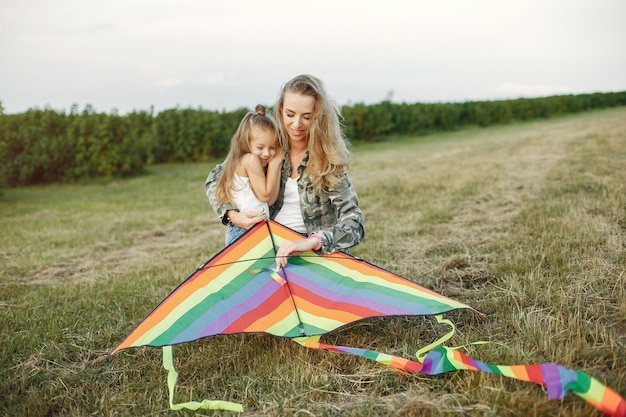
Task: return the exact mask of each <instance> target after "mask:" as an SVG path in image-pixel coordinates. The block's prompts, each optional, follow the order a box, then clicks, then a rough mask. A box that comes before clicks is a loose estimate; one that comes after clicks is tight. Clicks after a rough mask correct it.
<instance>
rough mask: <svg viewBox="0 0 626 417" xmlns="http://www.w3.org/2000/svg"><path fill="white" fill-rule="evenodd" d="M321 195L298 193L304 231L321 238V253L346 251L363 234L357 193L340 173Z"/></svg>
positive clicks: (360, 238) (361, 238) (359, 239)
mask: <svg viewBox="0 0 626 417" xmlns="http://www.w3.org/2000/svg"><path fill="white" fill-rule="evenodd" d="M305 194H307V193H305ZM323 194H324V195H321V196H320V195H312V194H308V196H304V195H302V194H301V195H300V197H301V200H300V204H301V205H305V207H304V210H303V215H304V222H305V225H306V226H307V231H308V232H309V233H312V232H316V233H317V234H319V235H320V236H321V237H322V248H321V249H320V251H321V252H322V253H324V254H328V253H332V252H335V251H343V252H349V249H350V248H351V247H353V246H356V245H358V244H359V243H360V242H361V240H363V238H364V237H365V227H364V225H363V214H362V213H361V209H360V208H359V201H358V198H357V194H356V191H355V190H354V187H353V186H352V183H351V182H350V179H349V177H348V175H347V174H344V176H343V179H342V180H341V182H340V183H339V184H337V186H336V187H335V188H333V189H332V190H329V191H327V192H325V193H323ZM303 197H304V198H303ZM301 208H302V207H301Z"/></svg>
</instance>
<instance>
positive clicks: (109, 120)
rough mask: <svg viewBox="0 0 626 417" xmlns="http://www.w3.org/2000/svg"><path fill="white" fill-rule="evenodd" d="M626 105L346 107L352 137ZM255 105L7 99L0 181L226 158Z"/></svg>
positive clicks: (612, 98)
mask: <svg viewBox="0 0 626 417" xmlns="http://www.w3.org/2000/svg"><path fill="white" fill-rule="evenodd" d="M623 105H626V91H623V92H611V93H592V94H578V95H558V96H550V97H541V98H519V99H514V100H496V101H468V102H461V103H414V104H408V103H392V102H391V101H383V102H381V103H378V104H372V105H366V104H354V105H348V106H343V107H342V109H341V110H342V114H343V116H344V120H343V126H344V131H345V133H346V136H347V137H348V138H349V139H350V140H351V141H352V142H358V141H375V140H381V139H384V138H385V137H386V136H389V135H411V136H415V137H419V136H421V135H425V134H428V133H433V132H439V131H451V130H456V129H460V128H463V127H466V126H472V125H474V126H490V125H496V124H508V123H514V122H517V121H526V120H532V119H539V118H548V117H553V116H559V115H564V114H570V113H576V112H582V111H588V110H594V109H601V108H607V107H614V106H623ZM247 111H248V110H247V109H243V108H242V109H238V110H235V111H230V112H226V111H221V112H220V111H209V110H203V109H191V108H186V109H181V108H174V109H169V110H164V111H162V112H159V113H158V114H154V112H153V111H152V110H150V111H134V112H132V113H129V114H127V115H119V114H117V113H116V112H112V113H111V114H107V113H101V112H96V111H95V110H94V109H93V108H92V107H91V106H89V105H88V106H86V107H85V108H84V109H83V110H82V111H80V110H79V109H78V108H77V106H73V107H72V108H71V109H70V111H69V112H63V111H56V110H52V109H49V108H45V109H38V108H34V109H30V110H28V111H26V112H25V113H19V114H4V113H3V112H2V106H1V105H0V187H16V186H22V185H32V184H46V183H54V182H71V181H76V180H81V179H86V178H97V177H110V178H114V177H129V176H133V175H137V174H139V173H141V172H142V171H143V170H144V169H145V167H146V166H148V165H150V164H157V163H167V162H199V161H206V160H209V159H212V158H221V157H224V156H225V155H226V153H227V152H228V147H229V143H230V138H231V137H232V135H233V134H234V132H235V130H236V128H237V126H238V124H239V122H240V121H241V119H242V117H243V116H244V115H245V113H246V112H247Z"/></svg>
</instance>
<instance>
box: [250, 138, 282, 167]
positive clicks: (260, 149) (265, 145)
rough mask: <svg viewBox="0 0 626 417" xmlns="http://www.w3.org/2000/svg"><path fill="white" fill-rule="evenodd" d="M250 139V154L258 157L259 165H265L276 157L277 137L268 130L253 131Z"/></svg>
mask: <svg viewBox="0 0 626 417" xmlns="http://www.w3.org/2000/svg"><path fill="white" fill-rule="evenodd" d="M251 136H252V137H251V138H250V152H251V153H253V154H254V155H256V156H258V157H259V159H260V160H261V164H263V166H266V165H267V163H268V162H269V161H270V159H272V158H273V157H274V155H276V145H277V144H278V136H277V135H276V132H273V131H272V130H269V129H253V130H252V135H251Z"/></svg>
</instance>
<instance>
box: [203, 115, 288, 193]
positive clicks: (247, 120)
mask: <svg viewBox="0 0 626 417" xmlns="http://www.w3.org/2000/svg"><path fill="white" fill-rule="evenodd" d="M259 130H269V131H271V132H273V133H275V134H277V133H278V128H277V126H276V122H275V121H274V119H273V118H272V117H271V116H269V115H267V114H265V107H264V106H262V105H260V104H257V106H256V107H255V109H254V112H248V113H247V114H246V115H245V116H244V117H243V119H241V122H240V123H239V127H237V130H236V131H235V134H234V135H233V137H232V138H231V140H230V150H229V151H228V155H227V156H226V160H225V161H224V167H223V168H222V175H221V176H220V178H219V179H218V180H217V185H216V189H215V199H216V200H217V201H218V202H219V203H221V204H224V203H226V202H228V203H230V204H232V205H235V203H234V202H233V199H232V196H231V194H230V190H231V189H232V188H233V186H234V182H235V172H236V171H237V165H238V164H239V161H240V160H241V158H242V157H243V156H244V155H246V154H248V153H250V152H251V149H250V141H251V140H252V137H253V135H254V134H255V133H256V132H258V131H259Z"/></svg>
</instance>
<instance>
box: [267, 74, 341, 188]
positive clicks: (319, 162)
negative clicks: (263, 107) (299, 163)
mask: <svg viewBox="0 0 626 417" xmlns="http://www.w3.org/2000/svg"><path fill="white" fill-rule="evenodd" d="M287 92H290V93H296V94H301V95H305V96H312V97H314V98H315V106H314V109H313V114H312V115H311V119H310V120H311V127H310V130H309V138H308V144H307V151H308V152H309V162H308V164H307V167H306V174H307V176H308V177H309V178H310V179H311V182H312V184H313V187H314V188H315V190H316V191H317V192H321V191H323V190H329V189H332V188H333V187H334V186H335V185H336V184H337V183H338V182H339V181H340V180H341V177H342V176H343V174H345V173H346V172H347V170H348V164H349V162H350V158H351V154H350V151H349V150H348V141H347V139H346V138H345V137H344V135H343V132H342V130H341V122H340V120H341V119H342V116H341V111H340V110H339V107H338V106H337V105H336V104H335V103H334V102H333V101H332V100H331V99H330V98H329V96H328V94H326V90H325V89H324V85H323V83H322V81H321V80H320V79H318V78H317V77H314V76H312V75H307V74H304V75H298V76H297V77H294V78H293V79H291V80H289V81H287V82H286V83H285V84H284V85H283V87H282V88H281V91H280V94H279V96H278V100H277V102H276V107H275V114H276V115H277V123H278V131H279V138H280V141H281V145H282V147H283V148H284V149H285V150H288V149H289V136H288V134H287V130H286V128H285V123H284V121H283V104H284V101H285V93H287Z"/></svg>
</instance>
